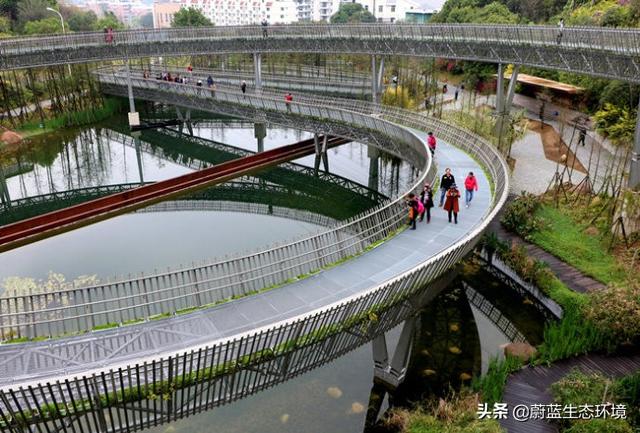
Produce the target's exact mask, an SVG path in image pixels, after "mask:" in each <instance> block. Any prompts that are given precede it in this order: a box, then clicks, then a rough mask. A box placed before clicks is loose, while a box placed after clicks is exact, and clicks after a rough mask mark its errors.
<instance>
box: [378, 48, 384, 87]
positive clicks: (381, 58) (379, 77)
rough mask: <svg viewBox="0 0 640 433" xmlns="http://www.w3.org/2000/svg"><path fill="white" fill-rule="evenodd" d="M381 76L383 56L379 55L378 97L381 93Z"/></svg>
mask: <svg viewBox="0 0 640 433" xmlns="http://www.w3.org/2000/svg"><path fill="white" fill-rule="evenodd" d="M382 77H384V57H382V56H381V57H380V66H379V67H378V77H377V80H378V97H380V95H381V94H382V85H383V83H382Z"/></svg>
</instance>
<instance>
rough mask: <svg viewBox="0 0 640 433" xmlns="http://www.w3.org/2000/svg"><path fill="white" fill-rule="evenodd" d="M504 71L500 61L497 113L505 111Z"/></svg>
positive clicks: (497, 84) (497, 85)
mask: <svg viewBox="0 0 640 433" xmlns="http://www.w3.org/2000/svg"><path fill="white" fill-rule="evenodd" d="M503 98H504V71H503V68H502V63H498V82H497V83H496V113H497V114H500V113H502V111H503V104H504V100H503Z"/></svg>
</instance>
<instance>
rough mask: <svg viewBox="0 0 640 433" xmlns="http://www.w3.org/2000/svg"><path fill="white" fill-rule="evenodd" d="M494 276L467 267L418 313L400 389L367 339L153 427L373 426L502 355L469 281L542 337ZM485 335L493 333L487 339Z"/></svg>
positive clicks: (538, 323)
mask: <svg viewBox="0 0 640 433" xmlns="http://www.w3.org/2000/svg"><path fill="white" fill-rule="evenodd" d="M491 281H492V280H491V279H490V277H489V276H488V275H487V274H485V273H484V272H482V271H481V270H479V269H477V268H475V269H474V270H473V271H472V272H465V273H464V275H463V276H462V278H461V279H457V280H455V281H454V282H453V283H452V284H451V285H450V286H449V287H448V288H447V289H445V290H444V291H443V292H442V293H441V294H440V295H438V296H437V297H436V298H435V299H433V301H431V302H430V303H429V304H428V305H427V306H425V307H424V308H423V309H422V310H421V311H420V313H419V326H418V333H417V335H416V337H415V339H414V343H413V345H412V348H411V360H410V364H409V370H408V372H407V376H406V379H405V382H404V383H403V384H402V385H401V386H400V387H399V388H397V389H396V390H394V391H389V390H388V389H387V388H385V386H384V385H382V384H380V383H375V382H374V380H373V377H374V371H373V362H372V352H371V350H372V349H371V345H370V344H367V345H365V346H362V347H360V348H358V349H356V350H355V351H353V352H351V353H349V354H347V355H345V356H343V357H341V358H339V359H337V360H336V361H334V362H332V363H330V364H328V365H325V366H323V367H320V368H317V369H315V370H312V371H311V372H309V373H307V374H305V375H303V376H300V377H297V378H295V379H292V380H290V381H288V382H285V383H283V384H281V385H278V386H277V387H275V388H271V389H268V390H265V391H262V392H259V393H257V394H255V395H252V396H250V397H248V398H245V399H243V400H240V401H237V402H234V403H233V404H231V405H227V406H222V407H219V408H215V409H213V410H211V411H210V412H207V413H203V414H200V415H197V416H194V417H191V418H188V419H185V420H181V421H178V422H175V423H173V424H171V425H168V426H161V427H157V428H154V429H152V430H151V431H152V432H153V433H166V432H185V433H204V432H209V431H211V426H212V425H215V426H216V430H217V431H224V432H266V433H270V432H283V431H284V432H289V431H290V432H327V431H329V432H342V433H357V432H362V431H370V430H371V427H372V426H373V424H375V421H376V420H377V419H379V417H380V416H381V415H382V414H384V412H385V411H386V410H387V409H388V408H389V405H392V406H411V405H412V404H413V403H414V402H418V401H420V400H422V399H426V398H430V397H434V396H442V395H445V394H446V393H448V392H449V390H450V389H451V388H453V389H457V388H459V387H460V385H461V384H468V383H470V379H471V375H474V374H479V373H480V370H481V365H482V356H483V355H482V352H483V351H484V352H487V353H491V354H492V355H498V354H499V353H501V351H502V349H501V347H500V346H499V345H498V344H497V343H496V342H497V341H500V340H501V339H502V338H503V337H504V334H503V333H502V331H501V330H500V329H499V327H498V326H496V324H494V323H492V322H491V321H490V320H489V321H487V320H476V315H475V314H474V313H473V311H472V310H473V308H474V307H472V305H471V304H470V302H469V300H468V298H467V295H466V290H465V284H469V285H473V286H474V289H476V290H477V291H478V292H479V293H482V294H483V295H487V296H489V292H491V294H492V299H495V300H496V304H500V305H503V306H506V305H509V307H508V308H509V310H510V314H511V315H513V317H514V318H517V319H516V320H515V321H514V322H513V324H514V325H515V326H516V327H517V328H518V329H528V331H527V332H528V333H529V334H530V335H532V336H536V338H540V336H541V333H542V327H543V325H544V317H543V316H542V315H541V314H539V313H536V311H537V310H536V309H535V307H533V306H531V305H530V304H529V303H523V302H522V301H523V300H522V299H519V300H518V302H515V303H514V302H511V303H508V302H509V300H511V301H513V299H511V296H512V294H511V292H509V290H508V288H506V287H505V286H502V287H496V286H494V285H493V284H492V282H491ZM487 299H488V298H487ZM400 328H401V325H400V326H398V327H396V328H395V329H394V330H392V331H390V332H389V333H388V335H387V342H388V344H389V346H390V347H393V346H394V345H395V344H396V343H397V340H398V337H399V334H400ZM482 334H485V335H491V336H492V337H493V338H489V339H482V338H480V335H482ZM492 341H493V343H492ZM483 345H485V346H484V347H483Z"/></svg>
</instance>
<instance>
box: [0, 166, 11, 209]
mask: <svg viewBox="0 0 640 433" xmlns="http://www.w3.org/2000/svg"><path fill="white" fill-rule="evenodd" d="M0 202H1V203H2V204H3V205H5V206H6V207H11V197H10V196H9V188H8V187H7V179H6V178H5V177H4V170H3V169H2V166H0Z"/></svg>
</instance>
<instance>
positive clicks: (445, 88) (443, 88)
mask: <svg viewBox="0 0 640 433" xmlns="http://www.w3.org/2000/svg"><path fill="white" fill-rule="evenodd" d="M448 91H449V88H448V87H447V85H446V84H445V85H444V86H442V93H445V94H446V93H447V92H448Z"/></svg>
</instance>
